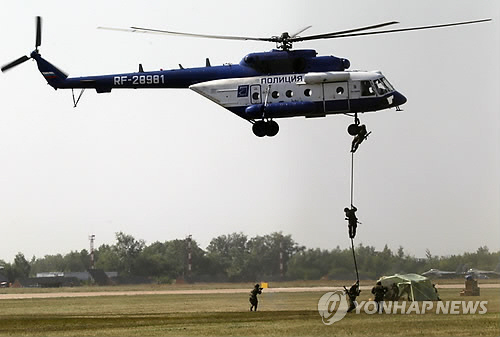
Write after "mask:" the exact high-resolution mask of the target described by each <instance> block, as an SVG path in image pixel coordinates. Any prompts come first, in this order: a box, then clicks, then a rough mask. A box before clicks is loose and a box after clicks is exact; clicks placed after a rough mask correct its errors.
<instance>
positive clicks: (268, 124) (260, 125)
mask: <svg viewBox="0 0 500 337" xmlns="http://www.w3.org/2000/svg"><path fill="white" fill-rule="evenodd" d="M279 130H280V127H279V125H278V123H276V122H275V121H273V120H270V121H264V120H260V121H256V122H255V123H253V126H252V131H253V133H254V135H256V136H257V137H264V136H268V137H274V136H276V135H277V134H278V132H279Z"/></svg>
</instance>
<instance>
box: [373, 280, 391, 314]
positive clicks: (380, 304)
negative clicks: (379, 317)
mask: <svg viewBox="0 0 500 337" xmlns="http://www.w3.org/2000/svg"><path fill="white" fill-rule="evenodd" d="M386 292H387V288H386V287H384V286H383V285H382V282H380V281H378V282H377V285H376V286H375V287H373V288H372V294H373V295H375V303H377V312H378V313H380V312H383V311H384V296H385V293H386Z"/></svg>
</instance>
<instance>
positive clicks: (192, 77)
mask: <svg viewBox="0 0 500 337" xmlns="http://www.w3.org/2000/svg"><path fill="white" fill-rule="evenodd" d="M486 21H491V19H482V20H474V21H464V22H455V23H446V24H438V25H431V26H419V27H410V28H401V29H388V30H376V29H379V28H382V27H387V26H392V25H395V24H398V23H399V22H397V21H390V22H384V23H380V24H375V25H371V26H365V27H359V28H354V29H349V30H343V31H336V32H331V33H325V34H317V35H309V36H300V34H302V33H303V32H304V31H305V30H306V29H309V28H311V26H307V27H305V28H303V29H301V30H299V31H298V32H295V33H293V34H290V33H288V32H284V33H282V34H281V35H279V36H272V37H270V38H261V37H245V36H228V35H208V34H193V33H184V32H175V31H167V30H158V29H150V28H140V27H130V28H125V29H124V28H109V27H98V28H101V29H107V30H113V31H124V32H132V33H150V34H167V35H177V36H187V37H198V38H211V39H225V40H240V41H248V40H252V41H262V42H272V43H275V44H276V48H275V49H272V50H271V51H267V52H254V53H250V54H248V55H246V56H244V57H243V59H242V60H241V61H240V62H239V63H238V64H224V65H219V66H212V65H211V64H210V61H209V59H208V58H207V59H206V63H205V66H204V67H197V68H184V67H183V66H182V65H181V64H179V69H170V70H157V71H144V68H143V66H142V64H139V68H138V71H137V72H131V73H122V74H111V75H97V76H84V77H68V75H67V74H66V73H64V72H63V71H61V70H60V69H58V68H57V67H56V66H54V65H53V64H51V63H50V62H49V61H47V60H46V59H44V58H42V56H41V54H40V52H39V49H38V48H39V47H40V46H41V42H42V18H41V17H40V16H37V17H36V37H35V50H34V51H32V52H31V54H30V56H26V55H24V56H22V57H20V58H18V59H16V60H14V61H12V62H10V63H8V64H6V65H4V66H3V67H2V68H1V71H2V72H5V71H7V70H9V69H11V68H13V67H15V66H18V65H20V64H22V63H24V62H26V61H28V60H30V59H33V60H34V61H35V62H36V63H37V66H38V69H39V71H40V72H41V73H42V75H43V77H44V78H45V80H46V81H47V83H48V84H49V85H50V86H52V87H53V88H54V89H55V90H57V89H71V90H72V95H73V103H74V107H76V106H77V104H78V102H79V101H80V98H81V97H82V94H83V92H84V91H85V89H90V88H92V89H95V90H96V92H97V93H108V92H111V90H112V89H150V88H189V89H191V90H193V91H195V92H196V93H198V94H201V95H202V96H204V97H206V98H208V99H210V100H212V101H213V102H215V103H217V104H219V105H220V106H222V107H224V108H225V109H227V110H229V111H231V112H232V113H234V114H236V115H237V116H239V117H241V118H243V119H244V120H246V121H248V122H250V123H251V124H252V131H253V133H254V134H255V135H256V136H257V137H264V136H268V137H273V136H275V135H276V134H278V132H279V125H278V123H277V122H276V121H275V120H276V119H279V118H289V117H299V116H303V117H306V118H314V117H325V116H326V115H332V114H343V115H347V116H350V117H354V122H353V123H352V124H350V125H349V126H348V128H347V131H348V133H349V134H350V135H352V136H354V135H356V134H358V132H359V130H360V120H359V118H358V114H361V113H365V112H374V111H379V110H384V109H389V108H396V110H400V106H401V105H403V104H404V103H406V101H407V99H406V97H405V96H404V95H403V94H401V93H400V92H399V91H397V90H396V89H395V88H394V87H393V86H392V85H391V83H390V82H389V81H388V80H387V78H386V77H385V76H384V75H383V74H382V72H380V71H358V70H348V69H349V68H350V62H349V60H348V59H346V58H341V57H336V56H332V55H330V56H318V55H317V52H316V51H315V50H313V49H297V50H293V49H292V46H293V43H296V42H302V41H311V40H319V39H333V38H346V37H355V36H366V35H375V34H387V33H396V32H404V31H413V30H422V29H433V28H443V27H450V26H458V25H468V24H475V23H481V22H486ZM74 89H81V91H80V94H79V95H78V97H76V96H75V92H74Z"/></svg>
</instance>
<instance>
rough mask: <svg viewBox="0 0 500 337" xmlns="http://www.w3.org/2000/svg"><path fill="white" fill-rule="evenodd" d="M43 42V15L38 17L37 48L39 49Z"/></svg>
mask: <svg viewBox="0 0 500 337" xmlns="http://www.w3.org/2000/svg"><path fill="white" fill-rule="evenodd" d="M41 44H42V17H40V16H37V17H36V42H35V49H37V50H38V47H40V45H41Z"/></svg>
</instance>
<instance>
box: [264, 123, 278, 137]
mask: <svg viewBox="0 0 500 337" xmlns="http://www.w3.org/2000/svg"><path fill="white" fill-rule="evenodd" d="M266 124H267V125H266V136H268V137H274V136H276V135H277V134H278V132H279V131H280V126H279V125H278V123H276V122H275V121H269V122H267V123H266Z"/></svg>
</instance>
